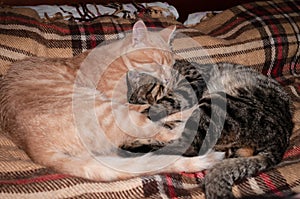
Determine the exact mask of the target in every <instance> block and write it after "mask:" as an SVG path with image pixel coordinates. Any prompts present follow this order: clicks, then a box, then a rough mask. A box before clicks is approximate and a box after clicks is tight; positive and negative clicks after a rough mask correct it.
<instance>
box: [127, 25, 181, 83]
mask: <svg viewBox="0 0 300 199" xmlns="http://www.w3.org/2000/svg"><path fill="white" fill-rule="evenodd" d="M174 31H175V26H174V27H169V28H165V29H163V30H161V31H148V30H147V27H146V26H145V24H144V23H143V22H142V21H138V22H136V23H135V24H134V26H133V31H132V34H131V36H130V37H129V38H128V39H127V42H131V44H130V45H129V46H130V48H129V51H128V53H126V55H124V56H122V59H123V61H124V63H125V64H126V65H127V68H128V69H129V70H135V71H137V72H141V73H146V74H149V75H152V76H154V77H156V78H158V79H160V80H161V81H162V82H164V83H166V82H168V81H169V80H170V79H171V77H172V74H171V70H172V66H173V64H174V62H175V60H174V57H173V53H172V51H171V49H170V40H171V38H172V37H173V34H174Z"/></svg>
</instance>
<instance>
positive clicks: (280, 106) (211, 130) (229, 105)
mask: <svg viewBox="0 0 300 199" xmlns="http://www.w3.org/2000/svg"><path fill="white" fill-rule="evenodd" d="M174 68H175V69H176V70H178V72H179V74H181V75H182V76H183V77H186V79H187V81H184V80H183V79H184V78H179V80H178V78H175V79H174V82H175V83H173V87H171V88H170V86H166V85H165V87H164V84H163V83H161V82H159V80H157V79H156V80H155V78H154V77H151V76H149V75H147V74H143V75H141V74H138V73H133V74H128V76H130V77H131V78H128V79H127V82H128V87H129V88H130V89H129V91H130V92H129V93H128V99H129V102H131V103H140V104H143V103H149V104H152V106H153V107H150V108H148V109H146V111H144V114H147V115H148V116H149V118H152V119H153V118H154V120H155V121H156V120H158V119H160V118H162V117H164V116H167V115H168V114H171V113H174V112H176V111H180V110H183V109H186V108H189V107H191V106H193V103H197V104H199V108H198V109H196V110H194V112H193V114H192V116H191V117H190V119H189V120H188V122H187V123H186V126H185V129H184V132H183V134H182V137H180V138H179V139H177V140H174V141H172V142H169V145H168V146H165V145H167V144H166V143H160V144H158V145H157V143H154V144H153V145H146V146H145V145H139V144H138V142H135V143H134V146H123V148H124V149H127V150H130V151H134V152H139V151H143V148H144V147H147V149H149V150H157V151H156V152H157V153H159V154H162V153H165V154H177V155H178V154H182V155H183V156H196V155H199V154H200V155H201V154H204V153H205V152H206V151H207V150H209V149H210V148H213V149H214V150H216V151H223V152H226V154H227V158H228V159H225V160H223V161H222V162H220V163H218V164H216V165H215V166H214V167H213V168H212V169H210V170H209V171H208V173H207V175H206V176H205V180H204V186H205V192H206V198H207V199H226V198H233V195H232V191H231V188H232V185H233V184H234V182H237V181H239V180H242V179H244V178H245V177H249V176H253V175H255V174H257V173H258V172H260V171H263V170H266V169H269V168H271V167H273V166H275V165H276V164H278V163H279V162H280V161H281V159H282V157H283V154H284V152H285V150H286V148H287V146H288V144H289V138H290V135H291V133H292V128H293V122H292V105H291V100H290V98H289V96H288V95H287V94H286V93H285V92H284V90H283V88H282V87H281V86H280V85H279V84H278V83H277V82H276V81H275V80H272V79H270V78H267V77H266V76H263V75H262V74H260V73H258V72H256V71H254V70H251V69H250V68H247V67H244V66H241V65H234V64H228V63H222V64H207V65H198V64H196V63H193V64H191V63H189V62H187V61H177V63H175V65H174ZM145 76H146V77H147V78H145ZM179 76H180V75H179ZM175 77H178V76H175ZM151 79H152V80H151ZM145 80H146V81H145ZM153 82H156V85H154V83H153ZM187 82H188V83H187ZM189 84H190V86H189ZM139 85H143V87H140V86H139ZM174 85H175V86H174ZM155 87H160V89H159V91H160V92H151V91H156V90H157V89H154V88H155ZM140 89H143V91H140ZM145 89H146V90H145ZM134 90H136V92H134ZM132 93H137V94H145V93H147V95H146V96H138V95H133V96H132ZM195 95H196V98H195V97H194V96H195ZM164 146H165V147H164ZM162 147H163V148H162ZM160 148H162V149H160Z"/></svg>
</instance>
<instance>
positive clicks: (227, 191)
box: [204, 163, 235, 199]
mask: <svg viewBox="0 0 300 199" xmlns="http://www.w3.org/2000/svg"><path fill="white" fill-rule="evenodd" d="M227 175H230V174H226V173H225V172H224V170H223V169H222V163H220V164H217V165H216V166H215V167H213V168H212V169H211V170H209V171H208V173H207V174H206V175H205V178H204V187H205V196H206V199H233V198H235V197H234V196H233V193H232V186H231V184H232V183H233V182H228V181H229V180H230V177H228V176H227Z"/></svg>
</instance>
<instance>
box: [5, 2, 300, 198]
mask: <svg viewBox="0 0 300 199" xmlns="http://www.w3.org/2000/svg"><path fill="white" fill-rule="evenodd" d="M299 10H300V2H299V1H283V0H276V1H269V2H268V1H264V2H255V3H249V4H244V5H240V6H237V7H233V8H231V9H229V10H226V11H224V12H222V13H220V14H218V15H216V16H215V17H213V18H211V19H210V20H208V21H205V22H201V23H200V24H199V25H197V26H195V27H194V28H184V27H183V26H182V25H181V24H180V23H179V22H177V21H174V20H170V19H164V18H161V19H151V18H148V17H144V18H143V20H144V21H145V22H146V24H147V25H148V26H150V27H166V26H169V25H171V24H177V25H178V27H179V28H180V30H179V31H178V32H179V34H178V35H177V36H176V38H175V39H174V41H173V50H174V52H175V53H176V54H177V55H178V56H179V57H181V58H184V59H188V60H191V61H197V62H199V63H207V62H233V63H239V64H244V65H248V66H249V67H253V68H255V69H256V70H258V71H260V72H262V73H263V74H265V75H267V76H270V77H272V78H275V79H276V80H278V81H279V82H280V83H281V84H282V85H284V86H285V88H286V89H287V90H288V91H289V92H290V93H291V96H292V98H293V100H294V105H295V113H294V122H295V128H294V132H293V136H292V137H291V144H290V146H289V148H288V150H287V151H286V153H285V156H284V159H283V161H282V163H281V164H280V165H278V166H277V167H276V168H274V169H271V170H269V171H266V172H263V173H260V174H258V175H257V176H255V177H252V178H248V179H246V180H244V181H242V182H239V183H237V184H236V185H235V186H234V187H233V190H232V191H233V193H234V195H235V196H236V197H237V198H272V199H273V198H283V197H287V196H291V195H293V194H295V193H300V170H299V168H300V97H299V96H300V80H299V72H300V66H299V55H300V47H299V45H300V34H299V27H300V13H299ZM133 23H134V20H129V19H122V18H115V17H103V18H102V17H101V18H98V19H96V20H94V21H90V22H84V23H79V22H68V21H64V20H59V21H54V22H45V21H43V20H42V19H40V18H39V17H38V16H37V14H36V13H35V12H34V11H32V10H28V9H25V10H24V9H21V10H20V9H10V8H5V9H1V10H0V48H1V50H0V74H2V75H5V72H6V70H7V69H8V68H9V64H10V63H12V62H15V61H17V60H20V59H23V58H25V57H29V56H46V57H72V56H74V55H77V54H79V53H81V52H83V51H85V50H87V49H90V48H93V47H95V46H96V45H98V44H99V43H101V42H103V41H113V40H116V39H119V38H120V37H121V36H120V34H121V32H122V31H124V30H129V29H131V28H132V24H133ZM4 134H5V132H2V133H0V198H38V197H41V198H105V199H108V198H124V199H129V198H130V199H140V198H155V199H156V198H200V199H201V198H204V194H203V190H202V189H201V183H202V181H203V177H204V175H205V174H204V173H203V172H198V173H176V174H159V175H153V176H145V177H140V178H134V179H130V180H126V181H117V182H111V183H101V182H92V181H88V180H85V179H81V178H76V177H72V176H68V175H64V174H59V173H55V172H53V171H52V170H49V169H47V168H45V167H43V166H41V165H37V164H35V163H33V162H32V161H31V160H30V159H29V158H28V156H27V155H26V154H25V153H24V151H22V150H20V149H18V148H17V147H16V146H15V145H14V144H13V143H12V141H11V140H9V139H7V138H6V137H5V136H4Z"/></svg>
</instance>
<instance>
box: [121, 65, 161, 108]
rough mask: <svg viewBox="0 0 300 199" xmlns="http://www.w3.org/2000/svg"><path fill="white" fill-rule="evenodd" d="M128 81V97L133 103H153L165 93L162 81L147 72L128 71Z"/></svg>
mask: <svg viewBox="0 0 300 199" xmlns="http://www.w3.org/2000/svg"><path fill="white" fill-rule="evenodd" d="M126 81H127V88H128V89H127V99H128V102H129V103H131V104H153V103H155V102H156V101H157V98H159V97H160V96H162V95H163V93H164V91H163V90H164V86H163V84H162V82H161V81H160V80H159V79H157V78H155V77H153V76H152V75H149V74H146V73H140V72H137V71H128V72H127V74H126Z"/></svg>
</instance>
